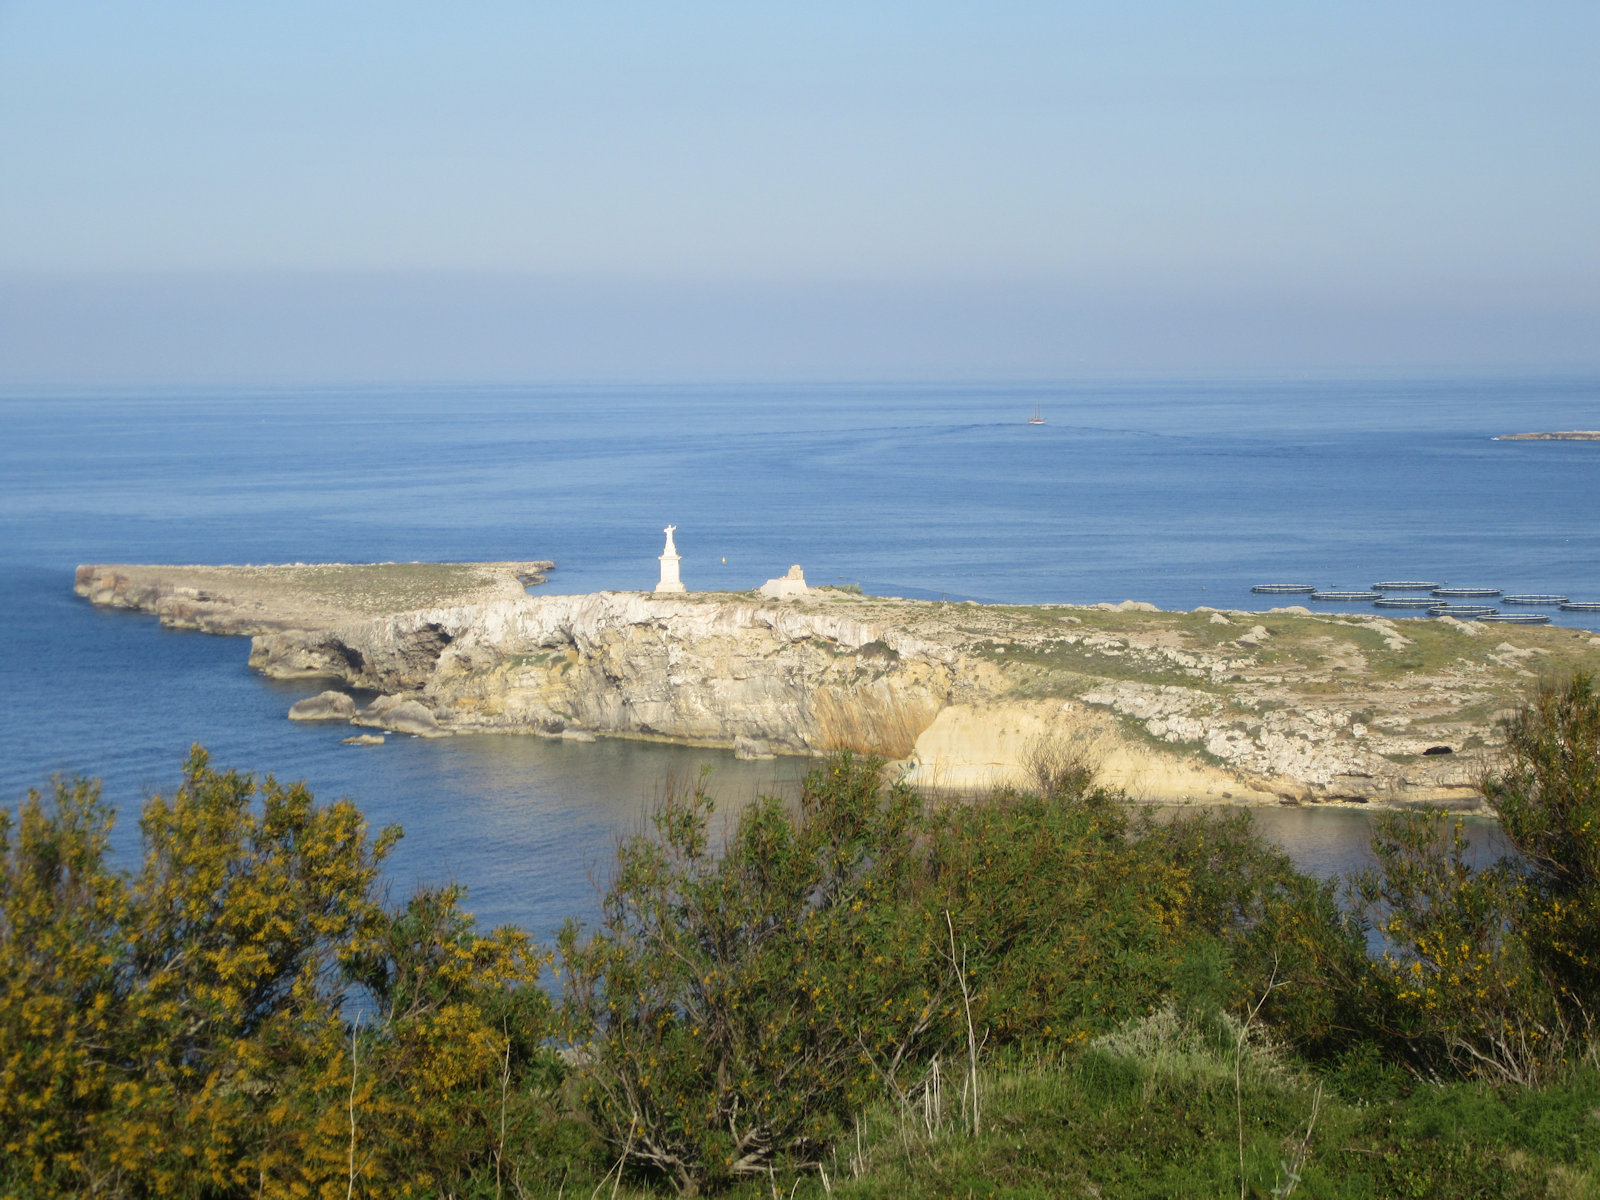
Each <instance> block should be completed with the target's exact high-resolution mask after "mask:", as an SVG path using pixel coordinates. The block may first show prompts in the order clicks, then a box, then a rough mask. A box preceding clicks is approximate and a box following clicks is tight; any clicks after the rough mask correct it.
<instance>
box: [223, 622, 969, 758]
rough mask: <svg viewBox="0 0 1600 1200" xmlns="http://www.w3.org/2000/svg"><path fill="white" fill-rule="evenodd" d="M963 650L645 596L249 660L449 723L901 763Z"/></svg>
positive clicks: (861, 625)
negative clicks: (418, 708) (337, 683)
mask: <svg viewBox="0 0 1600 1200" xmlns="http://www.w3.org/2000/svg"><path fill="white" fill-rule="evenodd" d="M955 661H956V656H955V655H954V654H953V653H952V652H951V651H950V650H948V649H946V648H943V647H940V646H937V645H935V644H933V643H931V642H926V641H923V640H921V639H918V638H916V637H914V636H911V635H909V634H907V633H904V632H902V631H899V630H896V629H893V628H890V627H887V626H881V625H877V624H873V623H870V622H864V621H861V620H857V619H853V618H852V617H850V616H848V615H844V614H838V613H833V612H829V611H826V610H824V611H802V610H798V609H795V608H790V607H784V606H782V605H764V604H758V603H744V602H737V601H719V602H706V601H703V600H697V599H694V598H684V599H678V598H673V597H658V596H649V595H642V594H638V593H621V592H601V593H597V594H594V595H587V596H541V597H533V596H528V597H521V598H517V599H511V600H503V601H496V602H492V603H489V604H481V605H472V606H463V607H454V608H439V609H428V610H423V611H419V612H412V613H401V614H396V615H392V616H388V617H383V618H380V619H377V620H373V621H368V622H362V623H357V624H351V625H346V626H342V627H340V628H337V629H331V630H320V631H312V632H305V631H285V632H280V633H271V634H263V635H259V636H257V637H256V638H255V640H254V643H253V645H252V648H251V655H250V663H251V665H252V666H253V667H255V668H256V669H257V670H259V671H261V672H263V673H264V674H267V675H272V676H276V677H279V678H292V677H297V676H329V675H331V676H334V677H336V678H339V679H342V680H344V681H345V682H346V683H347V684H349V685H351V686H353V687H359V688H371V689H374V690H377V691H380V692H385V693H391V694H394V693H411V694H415V695H416V697H417V698H418V699H419V700H420V701H421V702H422V703H423V704H425V705H426V706H427V707H428V708H430V709H431V710H432V711H433V712H434V714H435V716H436V717H437V719H438V721H439V724H440V726H441V727H443V728H445V729H451V730H458V731H466V730H503V731H510V730H533V731H538V732H543V733H553V734H560V733H574V734H583V733H594V734H634V735H643V736H658V737H664V738H672V739H676V740H684V741H692V742H698V743H703V744H710V745H724V746H728V745H732V746H735V747H737V748H738V749H740V750H742V751H743V752H745V753H752V754H759V753H766V752H790V753H793V752H807V751H823V750H831V749H839V748H850V749H857V750H863V751H872V752H875V753H880V754H886V755H888V756H889V757H892V758H904V757H906V756H908V755H910V754H911V752H912V749H913V747H914V746H915V744H916V739H917V738H918V736H919V735H921V734H922V732H923V731H924V730H926V729H927V728H928V726H929V725H931V724H932V723H933V720H934V717H935V716H936V715H937V714H938V712H939V710H940V709H942V708H943V707H944V706H945V705H946V704H947V703H948V702H949V700H950V697H951V693H952V690H953V687H954V674H955V672H954V667H955Z"/></svg>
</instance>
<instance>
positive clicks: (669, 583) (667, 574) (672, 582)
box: [656, 525, 689, 592]
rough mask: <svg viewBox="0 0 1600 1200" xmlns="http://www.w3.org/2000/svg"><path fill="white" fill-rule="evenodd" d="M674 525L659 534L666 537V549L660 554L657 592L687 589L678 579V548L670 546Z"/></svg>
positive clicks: (680, 556)
mask: <svg viewBox="0 0 1600 1200" xmlns="http://www.w3.org/2000/svg"><path fill="white" fill-rule="evenodd" d="M676 528H677V526H676V525H668V526H667V527H666V528H665V529H663V530H662V531H661V532H662V533H664V534H666V535H667V548H666V549H665V550H663V551H662V552H661V582H660V583H658V584H656V591H658V592H686V591H688V590H689V589H688V588H686V587H684V586H683V580H681V579H679V578H678V562H679V560H680V559H681V558H682V555H680V554H679V553H678V548H677V547H676V546H674V545H673V544H672V531H673V530H675V529H676Z"/></svg>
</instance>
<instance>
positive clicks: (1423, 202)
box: [0, 0, 1600, 384]
mask: <svg viewBox="0 0 1600 1200" xmlns="http://www.w3.org/2000/svg"><path fill="white" fill-rule="evenodd" d="M1597 62H1600V4H1596V3H1594V0H1584V2H1580V3H1549V2H1542V0H1525V2H1523V3H1519V4H1508V3H1494V4H1486V3H1473V2H1471V0H1467V2H1462V0H1454V2H1449V3H1431V2H1430V3H1406V2H1404V0H1387V2H1384V3H1370V4H1369V3H1359V2H1356V3H1353V2H1348V0H1342V2H1339V3H1317V2H1309V0H1308V2H1305V3H1299V2H1296V3H1285V2H1283V0H1273V2H1271V3H1230V2H1227V0H1207V2H1204V3H1202V2H1200V0H1194V2H1190V3H1138V2H1133V3H1110V2H1108V3H1104V4H1081V3H1065V2H1058V3H1004V2H1000V3H990V4H977V3H972V4H952V3H943V2H940V0H919V2H917V3H905V4H886V3H871V2H866V0H864V2H857V3H850V4H833V3H815V2H814V3H809V4H785V5H779V4H774V3H763V2H759V0H741V2H739V3H726V4H722V3H716V4H711V3H697V2H693V0H679V2H676V3H672V4H664V3H655V4H639V3H626V2H613V3H598V4H575V3H566V4H560V5H556V4H539V3H509V2H500V0H474V2H471V3H465V4H444V3H434V4H414V3H404V2H398V0H388V2H385V3H381V4H380V3H348V2H343V0H321V2H319V3H299V2H294V0H274V2H273V3H270V4H266V3H253V2H247V0H230V2H229V3H216V2H215V0H206V2H204V3H202V2H193V3H164V2H162V0H144V2H142V3H138V4H130V3H127V2H126V0H117V2H115V3H86V2H81V0H51V2H48V3H46V2H43V0H23V2H16V0H0V383H11V384H17V383H28V382H32V381H55V382H79V381H83V382H117V381H141V380H173V381H193V380H208V379H236V380H244V381H250V380H256V381H261V382H280V381H285V380H295V379H303V380H315V379H326V380H355V379H371V380H417V381H423V380H453V379H460V380H476V379H485V380H490V379H492V380H512V379H529V380H537V379H561V378H577V377H584V378H593V377H608V376H610V377H619V378H652V377H672V378H682V377H695V376H703V377H707V378H711V377H718V378H723V377H729V376H733V377H763V376H775V377H793V376H796V375H799V376H805V375H814V376H819V377H839V376H861V375H898V376H903V377H945V376H961V375H969V376H970V375H980V376H981V375H985V374H989V375H998V376H1041V375H1042V376H1051V375H1059V376H1063V377H1069V376H1071V375H1072V374H1074V373H1095V372H1103V371H1144V370H1148V371H1157V372H1169V371H1184V370H1204V371H1228V370H1245V371H1256V370H1284V369H1319V368H1326V367H1332V368H1356V369H1362V368H1374V369H1386V368H1396V367H1399V368H1442V369H1461V370H1473V369H1482V368H1501V367H1504V368H1511V369H1527V368H1534V369H1550V370H1568V369H1579V370H1588V369H1594V368H1597V367H1600V219H1597V216H1596V214H1600V69H1597V67H1596V63H1597Z"/></svg>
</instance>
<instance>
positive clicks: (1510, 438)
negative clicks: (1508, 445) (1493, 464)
mask: <svg viewBox="0 0 1600 1200" xmlns="http://www.w3.org/2000/svg"><path fill="white" fill-rule="evenodd" d="M1494 440H1495V441H1497V442H1600V429H1566V430H1562V431H1560V432H1557V433H1502V434H1501V435H1500V436H1499V437H1497V438H1495V439H1494Z"/></svg>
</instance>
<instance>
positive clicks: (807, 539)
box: [0, 378, 1600, 934]
mask: <svg viewBox="0 0 1600 1200" xmlns="http://www.w3.org/2000/svg"><path fill="white" fill-rule="evenodd" d="M1036 404H1037V405H1040V406H1041V407H1042V410H1043V413H1044V416H1045V419H1046V423H1045V424H1044V425H1042V426H1035V425H1029V424H1028V423H1027V418H1028V417H1029V416H1030V415H1031V414H1032V413H1033V410H1034V406H1035V405H1036ZM1596 427H1600V380H1597V379H1592V378H1582V379H1532V378H1524V379H1514V378H1499V379H1416V378H1410V379H1401V380H1382V379H1333V378H1305V379H1273V380H1245V381H1146V382H1130V381H1112V382H1099V383H1076V384H1073V385H1070V386H1067V385H1061V386H1046V385H1041V384H1025V385H1024V384H994V385H977V384H960V385H955V384H914V383H907V384H860V385H852V384H835V385H794V384H790V385H781V386H780V385H745V386H728V385H721V386H715V387H685V386H629V387H622V386H618V387H538V388H533V387H530V388H493V389H489V388H432V389H421V388H418V389H327V390H314V389H299V390H261V391H251V390H239V389H235V390H183V391H179V390H166V391H139V392H120V393H95V394H67V393H48V394H46V393H18V392H14V393H11V394H7V395H3V396H0V430H4V438H3V440H0V606H3V608H0V611H3V612H4V613H5V614H6V617H5V620H4V622H0V688H3V694H4V695H5V696H6V698H7V699H8V701H9V706H8V707H9V719H8V720H6V721H4V722H0V799H3V800H4V802H5V803H7V804H12V803H14V802H15V801H16V800H17V799H18V798H20V796H21V795H22V794H23V793H24V791H25V790H26V789H27V788H29V787H33V786H42V785H44V784H45V783H46V782H47V781H48V779H49V777H50V776H51V775H52V774H54V773H58V772H60V773H66V774H71V773H85V774H91V775H95V776H98V777H100V778H102V779H103V780H104V785H105V790H106V794H107V796H108V797H109V798H110V799H111V800H112V801H113V802H115V803H116V804H118V805H119V806H120V807H121V809H122V810H123V812H124V814H125V815H124V818H123V826H122V828H121V830H120V833H119V840H118V845H119V848H120V850H121V852H122V853H123V854H124V855H125V856H131V855H132V854H134V853H136V850H137V836H136V830H135V829H134V827H133V824H132V820H133V812H134V810H135V809H136V807H137V804H138V802H139V801H140V800H141V799H142V798H143V797H144V796H145V795H147V794H148V793H150V792H152V791H161V790H168V789H170V788H171V787H172V786H173V785H174V783H175V781H176V779H177V776H178V768H179V764H180V762H181V760H182V757H183V754H184V752H185V750H186V748H187V747H188V745H189V744H190V743H191V742H195V741H198V742H201V743H203V744H205V745H206V746H207V747H208V748H210V750H211V751H212V754H213V758H214V761H216V762H218V763H221V764H226V765H231V766H238V767H241V768H246V769H254V770H259V771H263V772H265V771H269V770H270V771H273V772H275V773H277V774H278V775H279V776H280V777H283V778H296V779H298V778H304V779H306V780H307V781H308V783H309V784H310V785H311V787H312V788H313V790H314V791H316V792H317V793H318V794H319V795H322V796H339V795H348V796H351V797H353V798H354V799H356V800H357V801H358V802H359V803H360V804H361V805H362V806H363V808H364V809H365V810H366V811H367V812H368V814H369V815H370V816H371V818H372V820H373V821H374V823H375V824H385V823H389V822H398V823H400V824H402V825H404V826H405V828H406V831H407V837H406V839H405V841H404V842H403V843H402V844H401V848H400V849H399V850H398V851H397V852H396V854H395V856H394V858H393V859H392V860H391V869H390V878H391V882H392V884H393V886H394V887H395V889H396V891H397V892H402V893H403V892H404V891H406V890H409V888H410V886H411V885H412V884H413V883H414V882H415V881H418V880H428V881H439V880H443V879H455V880H459V881H460V882H462V883H464V884H466V885H467V886H468V888H469V890H470V897H471V899H470V904H471V907H472V908H473V909H474V911H475V912H476V913H477V914H478V916H479V917H480V919H482V920H484V921H486V922H489V923H496V922H500V921H508V920H511V921H517V922H519V923H522V924H524V925H526V926H528V927H529V928H531V929H533V930H534V931H535V932H537V933H540V934H545V933H547V932H548V931H549V930H550V929H551V928H552V927H553V926H554V925H555V924H556V923H557V922H558V921H559V920H560V919H561V918H562V917H563V916H565V915H567V914H569V913H579V914H582V913H585V912H589V911H592V909H593V895H594V892H593V886H592V877H593V875H594V874H595V872H596V870H597V869H598V868H599V867H600V866H601V865H602V864H603V862H604V860H605V858H606V856H607V855H608V853H609V851H610V848H611V846H612V844H613V842H614V840H615V838H616V837H617V836H618V835H619V834H620V833H625V832H627V831H629V830H631V829H634V828H637V827H638V826H639V825H640V823H641V822H642V821H643V820H644V815H645V813H646V812H647V811H648V808H649V806H650V804H651V803H652V802H653V801H654V799H655V798H656V797H657V796H658V795H659V794H660V792H661V790H662V789H663V788H664V787H665V786H667V785H668V779H669V777H671V778H676V779H678V780H680V781H681V780H684V779H687V778H689V777H692V776H693V775H694V774H695V773H696V772H697V771H698V769H699V767H700V766H701V765H702V764H710V765H711V766H712V768H713V772H714V774H713V779H714V790H716V791H717V792H718V793H719V795H721V796H722V797H723V799H724V800H725V801H726V802H727V803H729V804H730V805H736V804H738V803H740V802H742V801H743V800H746V799H748V798H749V796H751V795H753V794H755V793H756V792H757V791H758V790H767V789H772V788H783V787H789V786H792V784H793V781H794V779H795V778H796V777H797V775H798V774H799V772H800V771H801V770H802V769H803V764H800V763H796V762H784V761H780V762H777V763H739V762H735V761H734V760H733V759H732V758H731V756H729V755H726V754H719V753H710V752H705V751H697V750H689V749H683V748H674V747H665V746H657V745H644V744H638V743H626V742H605V741H602V742H599V743H596V744H594V745H574V744H568V743H560V742H549V741H542V740H538V739H532V738H506V737H473V738H456V739H450V740H446V741H412V740H406V739H396V740H392V741H391V743H390V744H389V745H387V746H385V747H383V748H381V749H373V750H366V749H356V748H351V747H346V746H342V745H340V744H339V738H340V737H341V736H342V735H343V734H344V733H345V732H346V731H345V730H343V729H340V728H337V727H305V726H297V725H291V724H290V723H289V722H288V721H286V720H285V719H284V712H285V710H286V709H287V707H288V706H289V704H290V703H292V702H293V701H294V700H295V699H298V698H299V697H301V696H302V695H304V694H306V692H307V690H308V689H307V688H306V687H304V686H303V685H288V684H283V683H275V682H272V681H268V680H263V679H260V678H258V677H256V676H254V675H252V674H251V673H250V672H249V670H248V669H247V668H246V665H245V657H246V653H247V647H246V644H245V643H244V642H242V641H238V640H233V639H222V638H211V637H206V636H203V635H196V634H179V633H171V632H167V631H163V630H161V629H160V628H159V627H158V626H157V625H156V623H155V622H154V621H153V620H152V619H149V618H145V617H139V616H134V615H129V614H123V613H108V612H101V611H98V610H95V609H92V608H91V607H89V606H88V605H87V604H86V603H84V602H82V601H79V600H77V599H76V598H75V597H74V596H73V595H72V590H71V588H72V571H73V568H74V567H75V566H76V565H77V564H78V563H81V562H197V563H221V562H294V561H370V560H389V559H396V560H452V559H464V560H473V559H519V558H550V559H554V560H555V561H556V563H557V568H556V570H555V572H554V573H553V574H552V576H551V579H550V582H549V583H548V584H546V585H545V586H544V590H546V591H551V592H587V591H593V590H598V589H602V588H648V587H650V586H651V585H652V584H653V583H654V580H655V577H656V561H655V556H656V555H657V554H659V553H660V550H661V542H662V534H661V529H662V526H664V525H666V524H667V523H669V522H670V523H673V524H676V525H677V526H678V532H677V544H678V548H679V551H680V553H682V554H683V556H684V558H683V567H682V570H683V576H684V579H685V581H686V582H687V584H688V585H689V587H690V588H692V589H717V588H746V587H751V586H754V585H755V584H758V583H760V582H761V581H762V580H764V579H766V578H769V577H771V576H774V575H777V574H781V573H782V572H783V571H784V570H785V569H786V568H787V567H788V566H789V565H790V564H791V563H800V564H801V565H803V566H804V568H805V571H806V576H807V579H808V580H809V581H811V582H812V583H838V582H848V583H858V584H860V585H861V586H862V587H863V588H864V589H865V590H867V591H869V592H874V593H879V594H887V595H902V596H913V597H933V598H937V597H939V596H947V597H949V598H952V599H969V598H970V599H977V600H984V601H998V602H1024V601H1066V602H1074V603H1092V602H1095V601H1100V600H1111V601H1117V600H1123V599H1138V600H1147V601H1151V602H1153V603H1155V604H1157V605H1159V606H1161V607H1163V608H1192V607H1195V606H1197V605H1202V604H1209V605H1212V606H1215V607H1223V608H1227V607H1240V608H1251V607H1255V608H1264V607H1268V606H1269V605H1270V604H1271V603H1272V601H1271V599H1270V598H1264V597H1256V596H1252V595H1251V594H1250V591H1249V589H1250V586H1251V585H1252V584H1254V583H1261V582H1272V581H1286V580H1287V581H1296V582H1298V581H1304V582H1308V583H1315V584H1318V585H1322V586H1326V587H1334V586H1338V587H1358V586H1366V585H1369V584H1371V583H1372V582H1374V581H1375V580H1378V579H1386V578H1400V577H1405V578H1425V579H1438V580H1441V581H1445V580H1448V581H1450V582H1452V583H1456V584H1487V585H1489V586H1498V587H1502V588H1505V589H1507V590H1516V591H1537V592H1562V593H1566V594H1568V595H1571V596H1572V597H1574V598H1584V599H1600V527H1597V521H1596V517H1597V515H1600V505H1597V503H1596V495H1597V492H1596V479H1597V473H1600V443H1572V442H1498V441H1494V440H1492V439H1493V438H1494V436H1495V435H1496V434H1503V433H1513V432H1519V431H1524V430H1538V429H1574V428H1596ZM1555 619H1556V620H1557V622H1559V623H1563V624H1569V625H1575V626H1579V627H1584V628H1596V627H1597V625H1600V621H1597V620H1596V615H1594V614H1587V615H1586V614H1565V613H1562V614H1557V615H1556V618H1555ZM1263 819H1264V820H1266V821H1269V822H1272V825H1271V829H1272V830H1274V831H1275V836H1279V837H1280V838H1281V839H1282V840H1284V841H1285V842H1286V844H1289V845H1290V846H1291V848H1292V849H1293V850H1294V852H1295V853H1296V854H1297V855H1298V856H1299V857H1300V859H1301V861H1302V862H1304V863H1305V864H1306V865H1308V866H1309V867H1311V868H1312V869H1314V870H1318V871H1320V872H1323V873H1329V872H1332V871H1336V870H1340V869H1343V868H1344V867H1345V866H1347V865H1349V863H1350V862H1352V861H1354V860H1355V859H1356V858H1358V857H1359V853H1360V852H1359V845H1360V843H1361V841H1362V838H1363V831H1364V828H1365V826H1364V822H1363V820H1362V818H1361V817H1360V816H1359V814H1336V813H1311V814H1304V813H1273V814H1268V815H1265V816H1264V817H1263Z"/></svg>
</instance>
